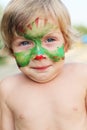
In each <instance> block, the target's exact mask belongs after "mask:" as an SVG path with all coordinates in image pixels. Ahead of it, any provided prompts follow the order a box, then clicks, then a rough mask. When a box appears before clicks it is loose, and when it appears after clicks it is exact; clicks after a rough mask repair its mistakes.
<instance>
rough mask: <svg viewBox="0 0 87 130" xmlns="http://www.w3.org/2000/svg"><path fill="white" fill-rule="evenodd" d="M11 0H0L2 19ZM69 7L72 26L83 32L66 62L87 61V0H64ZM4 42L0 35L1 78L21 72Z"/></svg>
mask: <svg viewBox="0 0 87 130" xmlns="http://www.w3.org/2000/svg"><path fill="white" fill-rule="evenodd" d="M9 1H10V0H0V20H1V17H2V15H3V11H4V9H5V7H6V6H7V4H8V3H9ZM54 1H55V0H54ZM62 1H63V3H64V4H65V5H66V7H67V8H68V11H69V13H70V16H71V21H72V26H73V27H74V28H75V29H76V30H77V31H78V32H79V33H80V34H81V41H80V40H78V42H77V43H74V44H73V46H72V48H71V49H70V50H69V51H68V52H67V53H66V60H65V62H66V63H70V62H79V63H87V15H86V12H87V0H62ZM2 48H3V42H2V38H1V35H0V80H1V79H3V78H5V77H6V76H9V75H13V74H16V73H18V72H20V71H19V70H18V68H17V65H16V63H15V60H14V59H13V58H12V57H11V56H8V55H7V54H6V52H5V51H3V49H2Z"/></svg>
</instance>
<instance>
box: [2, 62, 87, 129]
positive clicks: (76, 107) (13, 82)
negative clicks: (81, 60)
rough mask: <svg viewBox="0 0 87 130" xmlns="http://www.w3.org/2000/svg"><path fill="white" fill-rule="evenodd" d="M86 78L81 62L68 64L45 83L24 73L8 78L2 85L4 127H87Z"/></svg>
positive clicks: (86, 72)
mask: <svg viewBox="0 0 87 130" xmlns="http://www.w3.org/2000/svg"><path fill="white" fill-rule="evenodd" d="M82 69H83V71H82ZM20 81H21V82H20ZM86 81H87V66H86V65H82V64H81V65H80V64H67V65H65V66H64V68H63V70H62V71H61V73H60V74H59V75H58V76H57V77H56V78H55V79H53V80H51V81H50V82H48V83H45V84H38V83H36V82H33V81H32V80H30V79H29V78H26V76H24V75H23V74H19V75H16V76H13V77H9V78H7V79H5V80H4V81H3V82H2V83H1V85H0V86H1V87H0V91H1V94H2V96H1V101H2V105H1V106H2V116H3V118H2V121H1V124H2V129H1V130H7V129H9V130H87V111H86V105H87V104H86V98H87V94H86V91H87V82H86ZM14 121H15V122H16V123H15V124H14Z"/></svg>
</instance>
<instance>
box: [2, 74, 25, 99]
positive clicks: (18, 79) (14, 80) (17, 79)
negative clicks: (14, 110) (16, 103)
mask: <svg viewBox="0 0 87 130" xmlns="http://www.w3.org/2000/svg"><path fill="white" fill-rule="evenodd" d="M24 77H25V76H23V75H22V74H17V75H13V76H9V77H7V78H5V79H3V80H1V81H0V98H4V99H6V98H7V96H8V95H9V94H10V92H11V91H13V89H14V88H15V86H19V84H20V85H21V84H22V82H23V81H24V79H26V78H24Z"/></svg>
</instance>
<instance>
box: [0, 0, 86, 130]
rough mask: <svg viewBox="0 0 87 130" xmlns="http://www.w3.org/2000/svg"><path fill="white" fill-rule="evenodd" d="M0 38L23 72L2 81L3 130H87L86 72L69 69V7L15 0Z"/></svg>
mask: <svg viewBox="0 0 87 130" xmlns="http://www.w3.org/2000/svg"><path fill="white" fill-rule="evenodd" d="M1 33H2V36H3V39H4V41H5V47H6V48H7V49H8V50H9V52H10V54H12V55H13V57H14V58H15V59H16V62H17V65H18V67H19V69H20V70H21V72H22V73H20V74H17V75H14V76H12V77H11V76H10V77H8V78H6V79H4V80H3V81H1V84H0V106H1V130H87V113H86V109H87V107H86V106H87V103H86V102H87V101H86V97H87V96H86V92H87V82H86V81H87V67H86V65H83V64H74V63H73V64H64V54H65V53H66V51H67V50H68V49H69V47H70V46H71V44H72V43H73V41H74V39H75V34H74V31H73V30H72V28H71V23H70V18H69V14H68V11H67V9H66V7H65V6H64V4H63V3H62V2H61V1H60V0H17V1H16V0H12V1H11V2H10V3H9V5H8V7H7V8H6V9H5V12H4V15H3V18H2V21H1Z"/></svg>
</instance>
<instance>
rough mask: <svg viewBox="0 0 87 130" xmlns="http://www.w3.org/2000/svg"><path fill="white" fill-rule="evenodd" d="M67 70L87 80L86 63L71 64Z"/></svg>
mask: <svg viewBox="0 0 87 130" xmlns="http://www.w3.org/2000/svg"><path fill="white" fill-rule="evenodd" d="M66 66H67V67H66V68H67V70H68V71H70V72H71V73H72V74H74V75H77V76H78V77H81V78H84V79H85V80H87V64H84V63H70V64H67V65H66Z"/></svg>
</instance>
